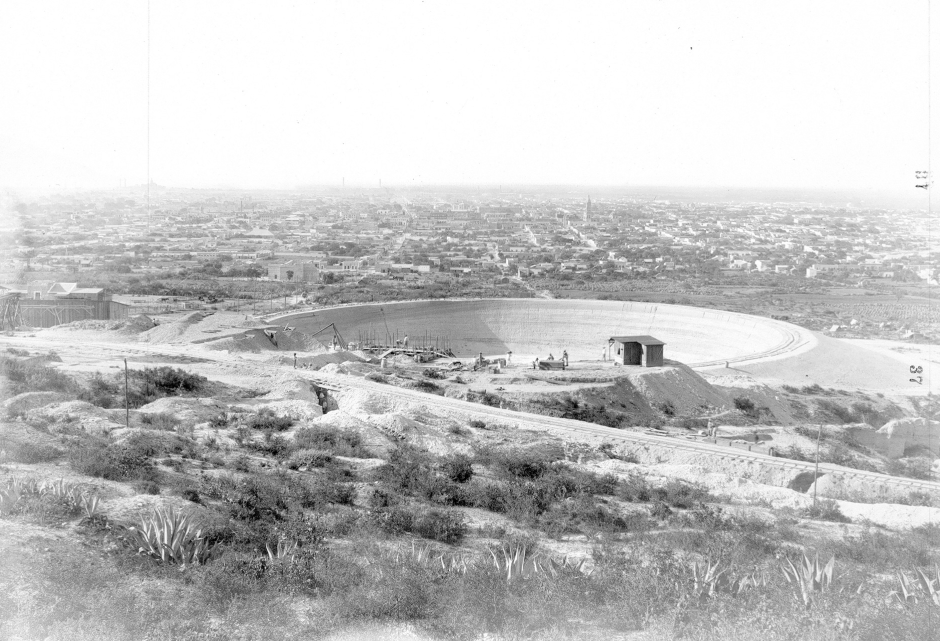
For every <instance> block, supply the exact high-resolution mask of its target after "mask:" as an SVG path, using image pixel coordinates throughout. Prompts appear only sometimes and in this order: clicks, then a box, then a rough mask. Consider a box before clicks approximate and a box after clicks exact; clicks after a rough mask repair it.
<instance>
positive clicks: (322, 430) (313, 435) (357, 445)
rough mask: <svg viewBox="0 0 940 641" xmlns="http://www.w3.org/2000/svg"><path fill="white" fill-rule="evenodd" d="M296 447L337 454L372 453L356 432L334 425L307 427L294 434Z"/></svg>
mask: <svg viewBox="0 0 940 641" xmlns="http://www.w3.org/2000/svg"><path fill="white" fill-rule="evenodd" d="M294 447H296V448H298V449H308V450H321V451H324V452H330V453H332V454H334V455H336V456H349V457H352V458H369V456H370V454H369V452H368V451H367V450H366V448H365V445H364V444H363V442H362V436H360V435H359V434H358V433H356V432H345V431H342V430H338V429H336V428H332V427H307V428H303V429H299V430H297V432H296V433H295V434H294Z"/></svg>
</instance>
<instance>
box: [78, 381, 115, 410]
mask: <svg viewBox="0 0 940 641" xmlns="http://www.w3.org/2000/svg"><path fill="white" fill-rule="evenodd" d="M121 394H122V390H121V388H120V387H118V385H117V384H116V383H112V382H110V381H107V380H105V379H104V377H102V376H101V372H95V375H94V376H92V378H91V381H89V383H88V389H85V390H82V392H81V393H80V394H79V395H78V399H79V400H80V401H86V402H88V403H91V404H92V405H97V406H98V407H103V408H105V409H108V408H111V407H117V406H120V405H123V404H124V402H123V398H120V400H119V395H121Z"/></svg>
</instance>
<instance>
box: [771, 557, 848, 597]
mask: <svg viewBox="0 0 940 641" xmlns="http://www.w3.org/2000/svg"><path fill="white" fill-rule="evenodd" d="M835 562H836V558H835V557H832V558H830V559H829V562H828V563H826V565H821V564H820V563H819V554H818V553H817V554H816V557H815V558H814V559H813V560H812V561H811V560H810V558H809V556H807V555H806V553H804V554H803V558H802V560H801V561H800V562H798V563H797V564H796V565H794V563H793V561H791V560H790V559H787V560H786V564H781V565H780V571H781V572H782V573H783V577H784V578H785V579H786V580H787V583H790V584H792V585H795V586H796V588H797V590H799V596H800V597H801V598H802V600H803V605H805V606H806V607H807V608H809V607H812V605H813V601H815V599H816V597H817V596H818V595H819V594H820V593H821V592H824V591H826V590H828V589H829V586H830V585H831V584H832V570H833V568H834V567H835Z"/></svg>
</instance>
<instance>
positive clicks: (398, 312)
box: [272, 298, 809, 366]
mask: <svg viewBox="0 0 940 641" xmlns="http://www.w3.org/2000/svg"><path fill="white" fill-rule="evenodd" d="M272 322H277V323H285V322H286V323H289V324H290V325H292V326H295V327H297V329H299V330H301V331H304V332H311V333H312V332H315V331H317V330H318V329H320V328H322V327H325V326H327V325H329V324H330V323H335V324H336V326H337V328H338V329H339V331H340V333H341V334H342V335H343V337H344V338H345V339H346V340H347V341H354V340H356V338H357V337H358V336H359V335H360V333H361V334H374V335H376V336H378V337H379V339H384V337H385V335H386V328H387V330H388V332H390V333H391V334H392V335H394V334H395V333H396V332H397V334H398V336H399V337H402V336H404V335H406V334H407V335H408V336H409V337H410V341H411V343H412V344H416V343H419V342H420V341H421V339H422V338H423V337H424V336H425V334H429V335H431V336H438V337H447V338H448V340H449V343H450V346H451V348H452V349H453V350H454V353H455V354H457V355H458V356H474V355H476V354H478V353H480V352H483V353H484V354H485V355H487V356H491V355H500V354H505V353H506V352H508V351H509V350H512V352H513V353H514V354H515V355H518V357H519V358H533V357H535V356H539V357H541V358H545V357H546V356H547V355H548V354H549V353H553V354H554V355H555V356H556V357H560V355H561V352H562V350H568V354H569V356H570V358H571V359H572V360H600V358H601V355H602V352H603V350H604V348H605V347H606V346H607V339H608V338H609V337H611V336H615V335H625V334H651V335H653V336H655V337H656V338H659V339H661V340H663V341H665V342H666V348H665V357H666V359H667V360H675V361H679V362H682V363H685V364H687V365H690V366H707V365H711V364H718V363H723V362H724V361H726V360H727V361H731V362H744V361H749V360H754V359H757V358H763V357H769V356H780V355H783V354H786V353H787V352H788V351H791V350H794V349H796V348H797V347H799V346H801V345H805V344H806V342H807V340H809V338H808V335H809V332H806V331H805V330H803V329H801V328H799V327H797V326H795V325H791V324H789V323H784V322H782V321H775V320H771V319H767V318H763V317H759V316H749V315H747V314H737V313H733V312H724V311H718V310H711V309H702V308H697V307H688V306H684V305H666V304H661V303H641V302H621V301H594V300H545V299H531V298H524V299H482V300H456V301H452V300H442V301H418V302H402V303H375V304H368V305H356V306H344V307H334V308H324V309H322V310H316V311H314V312H306V313H301V314H296V315H285V316H281V317H279V318H277V319H274V320H273V321H272Z"/></svg>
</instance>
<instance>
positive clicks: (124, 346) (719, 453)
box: [0, 336, 940, 492]
mask: <svg viewBox="0 0 940 641" xmlns="http://www.w3.org/2000/svg"><path fill="white" fill-rule="evenodd" d="M40 342H42V343H43V344H42V345H41V347H40V345H37V343H40ZM50 343H54V344H55V347H56V349H57V351H59V352H61V353H65V354H70V355H74V356H79V357H82V358H85V359H91V360H97V361H101V360H104V355H105V354H108V353H113V354H115V360H120V359H121V358H125V357H133V356H167V357H171V358H193V357H198V358H199V359H201V360H204V361H211V362H214V363H216V364H217V365H219V366H221V367H224V368H226V369H234V370H236V371H237V372H238V373H240V374H242V375H247V374H250V373H251V372H253V371H254V372H258V373H259V374H261V373H264V374H270V373H281V374H284V373H289V374H291V375H296V376H297V377H298V378H303V379H305V380H309V381H311V382H312V383H314V384H316V385H318V386H321V387H324V388H326V389H331V390H334V391H339V392H341V391H343V390H348V389H358V390H364V391H368V392H370V393H374V394H379V395H386V396H392V397H396V398H399V399H402V400H406V401H409V402H413V403H416V404H423V405H427V406H431V407H439V408H441V409H449V410H453V411H458V412H462V413H466V414H475V415H478V416H481V417H487V418H490V419H498V420H500V421H502V422H505V423H510V424H513V423H514V424H516V425H518V426H520V427H525V428H527V429H533V428H535V429H540V428H541V429H545V430H547V431H551V432H553V433H555V434H556V435H569V436H591V437H595V438H598V437H599V438H603V439H605V440H611V441H621V442H625V443H633V444H641V445H650V446H655V447H657V448H661V449H667V450H672V451H677V452H693V453H697V454H706V455H710V456H713V457H716V458H718V459H726V460H738V461H744V462H752V463H755V464H758V465H762V466H770V467H775V468H777V469H784V470H790V471H792V472H793V473H794V476H795V475H796V474H799V473H802V472H807V471H813V470H814V468H815V465H814V464H813V463H810V462H805V461H796V460H793V459H785V458H777V457H772V456H769V455H767V454H762V453H760V452H750V451H747V450H742V449H738V448H734V447H728V446H724V445H715V444H712V443H702V442H695V441H689V440H685V439H683V438H681V437H669V436H658V435H655V434H648V433H644V432H633V431H628V430H621V429H616V428H611V427H604V426H602V425H596V424H594V423H586V422H583V421H577V420H573V419H566V418H556V417H552V416H544V415H541V414H532V413H528V412H517V411H514V410H507V409H501V408H497V407H489V406H487V405H481V404H478V403H472V402H469V401H462V400H459V399H454V398H446V397H443V396H437V395H435V394H427V393H424V392H419V391H417V390H410V389H405V388H400V387H394V386H392V385H388V384H384V383H376V382H373V381H369V380H366V379H364V378H360V377H358V376H349V375H330V374H323V373H320V372H316V371H309V370H303V369H297V370H294V369H290V368H288V367H286V366H283V365H273V364H270V363H264V362H259V361H255V360H251V359H244V358H240V357H238V356H232V355H230V354H223V353H218V352H211V351H208V350H206V351H203V350H198V349H194V348H193V346H191V345H151V344H141V343H99V342H91V341H82V342H80V343H76V342H73V341H69V340H68V339H67V338H66V337H60V336H43V337H30V336H23V337H20V336H16V337H10V336H4V337H0V344H8V345H10V346H21V347H30V348H33V349H41V350H48V349H49V347H50ZM819 471H820V473H825V474H828V475H832V476H834V477H836V478H840V477H853V478H856V479H860V480H864V481H868V482H872V483H880V484H884V485H894V486H899V487H903V488H905V489H908V490H921V491H928V492H940V483H938V482H933V481H923V480H918V479H909V478H904V477H897V476H888V475H886V474H879V473H877V472H868V471H865V470H856V469H851V468H846V467H841V466H838V465H832V464H829V463H820V464H819Z"/></svg>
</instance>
